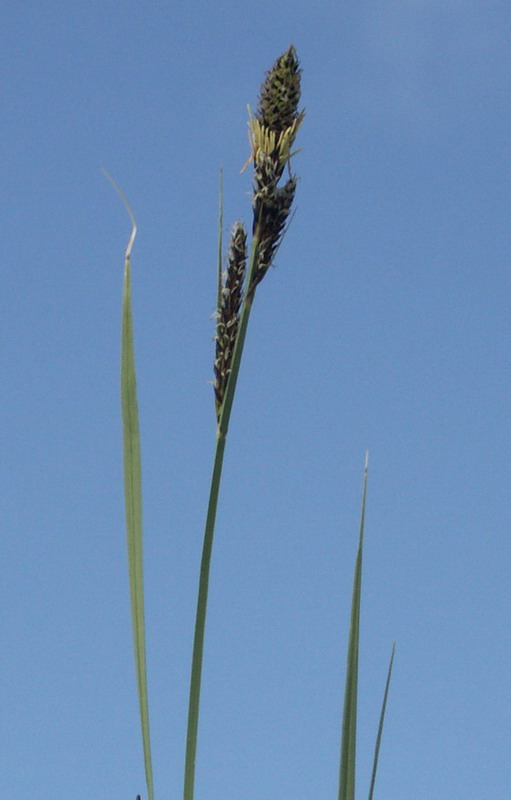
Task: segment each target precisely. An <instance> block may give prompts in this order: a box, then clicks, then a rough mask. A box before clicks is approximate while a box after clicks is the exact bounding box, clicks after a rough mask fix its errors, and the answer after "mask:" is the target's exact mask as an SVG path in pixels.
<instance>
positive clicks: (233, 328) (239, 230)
mask: <svg viewBox="0 0 511 800" xmlns="http://www.w3.org/2000/svg"><path fill="white" fill-rule="evenodd" d="M300 80H301V69H300V65H299V62H298V57H297V53H296V50H295V48H294V46H293V45H291V46H290V47H289V48H288V49H287V50H286V51H285V52H284V53H283V54H282V55H281V56H280V57H279V58H278V59H277V60H276V61H275V63H274V65H273V67H272V68H271V69H270V70H269V71H268V73H267V74H266V78H265V80H264V82H263V84H262V86H261V90H260V94H259V101H258V104H257V107H256V110H255V112H252V111H251V109H250V107H249V122H248V129H249V142H250V157H249V160H248V162H247V164H246V165H245V167H247V166H248V165H249V164H251V165H252V168H253V191H252V211H253V215H252V226H251V238H250V242H249V241H248V239H249V237H248V234H247V231H246V229H245V226H244V225H243V223H242V222H239V221H238V222H236V223H235V224H234V226H233V227H232V231H231V234H230V241H229V247H228V253H227V259H226V269H225V271H224V270H223V268H222V267H223V248H222V228H223V212H222V206H223V203H222V200H223V198H222V183H221V186H220V216H219V237H218V273H217V308H216V314H215V356H214V369H213V372H214V381H213V386H214V404H215V414H216V445H215V454H214V461H213V469H212V475H211V486H210V492H209V501H208V506H207V513H206V521H205V529H204V539H203V547H202V557H201V563H200V572H199V590H198V597H197V608H196V616H195V631H194V639H193V652H192V664H191V676H190V693H189V704H188V723H187V733H186V750H185V765H184V784H183V800H194V787H195V764H196V755H197V740H198V730H199V709H200V695H201V679H202V668H203V654H204V637H205V629H206V616H207V606H208V591H209V577H210V566H211V556H212V550H213V540H214V533H215V524H216V515H217V505H218V497H219V491H220V484H221V477H222V468H223V460H224V453H225V446H226V441H227V434H228V430H229V422H230V418H231V412H232V408H233V402H234V397H235V392H236V387H237V382H238V376H239V371H240V365H241V361H242V355H243V349H244V345H245V338H246V334H247V328H248V323H249V319H250V315H251V311H252V306H253V303H254V299H255V295H256V291H257V288H258V286H259V284H260V283H261V282H262V280H263V279H264V278H265V276H266V275H267V273H268V270H269V268H270V266H271V265H272V263H273V261H274V258H275V254H276V252H277V250H278V248H279V246H280V244H281V242H282V238H283V236H284V234H285V232H286V229H287V225H288V223H289V220H290V214H291V211H292V205H293V200H294V196H295V191H296V187H297V178H296V176H295V175H294V174H293V172H292V170H291V159H292V156H293V155H294V154H295V153H296V151H294V150H293V147H294V143H295V139H296V136H297V134H298V131H299V129H300V126H301V124H302V122H303V119H304V111H303V110H300V109H299V103H300V95H301V86H300ZM245 167H244V169H245ZM107 177H108V178H109V180H110V181H111V182H112V184H113V185H114V187H115V188H116V190H117V191H118V193H119V194H120V196H121V198H122V199H123V201H124V203H125V205H126V208H127V210H128V213H129V215H130V219H131V222H132V232H131V236H130V239H129V243H128V247H127V249H126V254H125V264H124V289H123V311H122V336H121V342H122V346H121V400H122V403H121V405H122V420H123V442H124V486H125V512H126V532H127V548H128V566H129V585H130V597H131V609H132V627H133V640H134V651H135V665H136V674H137V686H138V698H139V710H140V722H141V732H142V741H143V752H144V765H145V776H146V785H147V793H148V800H154V784H153V773H152V765H151V746H150V735H149V704H148V693H147V674H146V648H145V627H144V591H143V567H142V564H143V553H142V489H141V486H142V481H141V459H140V434H139V423H138V407H137V395H136V374H135V358H134V346H133V319H132V308H131V250H132V246H133V241H134V238H135V234H136V223H135V219H134V216H133V212H132V211H131V208H130V206H129V205H128V203H127V201H126V199H125V198H124V195H123V194H122V192H121V191H120V190H119V188H118V187H117V185H116V184H115V183H114V181H113V180H112V179H111V178H110V176H109V175H108V174H107ZM366 490H367V458H366V466H365V472H364V485H363V498H362V514H361V524H360V536H359V546H358V553H357V560H356V566H355V576H354V585H353V599H352V612H351V620H350V633H349V643H348V657H347V669H346V686H345V695H344V711H343V720H342V740H341V756H340V770H339V790H338V800H354V797H355V761H356V749H355V743H356V715H357V691H358V690H357V684H358V649H359V629H360V596H361V578H362V548H363V537H364V520H365V505H366ZM393 657H394V650H393V651H392V657H391V662H390V666H389V670H388V675H387V683H386V687H385V694H384V700H383V705H382V710H381V714H380V723H379V728H378V735H377V740H376V748H375V755H374V760H373V773H372V776H371V786H370V793H369V800H372V797H373V789H374V780H375V775H376V766H377V763H378V754H379V749H380V742H381V734H382V729H383V720H384V715H385V708H386V703H387V696H388V689H389V683H390V675H391V670H392V663H393ZM137 800H139V798H137Z"/></svg>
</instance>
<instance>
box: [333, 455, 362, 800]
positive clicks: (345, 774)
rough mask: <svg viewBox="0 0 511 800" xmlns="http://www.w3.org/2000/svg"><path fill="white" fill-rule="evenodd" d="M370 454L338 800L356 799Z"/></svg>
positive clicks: (356, 568) (353, 605)
mask: <svg viewBox="0 0 511 800" xmlns="http://www.w3.org/2000/svg"><path fill="white" fill-rule="evenodd" d="M367 471H368V454H367V453H366V460H365V467H364V486H363V492H362V511H361V517H360V535H359V542H358V552H357V560H356V564H355V575H354V578H353V596H352V602H351V618H350V633H349V641H348V658H347V665H346V685H345V690H344V707H343V719H342V737H341V758H340V769H339V793H338V798H339V800H354V799H355V767H356V738H357V691H358V649H359V636H360V596H361V587H362V551H363V545H364V522H365V508H366V494H367Z"/></svg>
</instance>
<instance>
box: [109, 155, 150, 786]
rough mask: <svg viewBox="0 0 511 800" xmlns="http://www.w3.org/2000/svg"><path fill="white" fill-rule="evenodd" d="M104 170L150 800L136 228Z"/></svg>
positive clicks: (138, 672) (128, 536)
mask: <svg viewBox="0 0 511 800" xmlns="http://www.w3.org/2000/svg"><path fill="white" fill-rule="evenodd" d="M104 172H105V175H106V177H107V178H108V180H109V181H110V183H111V184H112V186H113V187H114V189H115V190H116V192H117V193H118V194H119V196H120V198H121V200H122V201H123V203H124V205H125V207H126V210H127V211H128V214H129V217H130V220H131V225H132V229H131V235H130V238H129V241H128V246H127V248H126V254H125V258H124V283H123V298H122V330H121V409H122V425H123V453H124V499H125V510H126V540H127V547H128V569H129V585H130V599H131V619H132V627H133V644H134V651H135V669H136V675H137V686H138V700H139V709H140V724H141V730H142V742H143V749H144V766H145V775H146V784H147V793H148V797H149V800H154V787H153V771H152V763H151V742H150V736H149V703H148V696H147V669H146V645H145V621H144V573H143V558H142V555H143V542H142V466H141V457H140V429H139V422H138V403H137V381H136V373H135V352H134V346H133V314H132V306H131V250H132V247H133V242H134V241H135V236H136V232H137V226H136V222H135V217H134V215H133V212H132V210H131V208H130V206H129V204H128V202H127V200H126V198H125V196H124V194H123V193H122V191H121V190H120V189H119V187H118V186H117V184H116V183H115V181H114V180H113V179H112V178H111V176H110V175H109V174H108V173H107V172H106V171H104Z"/></svg>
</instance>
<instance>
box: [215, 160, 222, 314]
mask: <svg viewBox="0 0 511 800" xmlns="http://www.w3.org/2000/svg"><path fill="white" fill-rule="evenodd" d="M218 204H219V209H218V258H217V301H216V308H217V311H219V310H220V303H221V299H222V247H223V227H224V171H223V168H222V169H221V170H220V189H219V200H218Z"/></svg>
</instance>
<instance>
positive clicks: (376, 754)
mask: <svg viewBox="0 0 511 800" xmlns="http://www.w3.org/2000/svg"><path fill="white" fill-rule="evenodd" d="M395 652H396V643H395V642H394V644H393V645H392V653H391V655H390V663H389V669H388V672H387V680H386V682H385V692H384V693H383V703H382V706H381V713H380V721H379V723H378V734H377V736H376V745H375V748H374V758H373V771H372V774H371V785H370V787H369V800H373V791H374V782H375V780H376V770H377V769H378V758H379V755H380V745H381V737H382V733H383V723H384V722H385V711H386V708H387V699H388V696H389V687H390V678H391V675H392V666H393V664H394V655H395Z"/></svg>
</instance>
